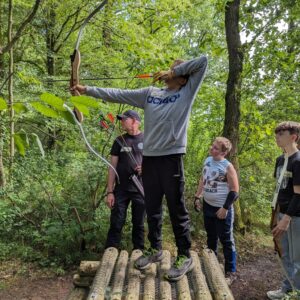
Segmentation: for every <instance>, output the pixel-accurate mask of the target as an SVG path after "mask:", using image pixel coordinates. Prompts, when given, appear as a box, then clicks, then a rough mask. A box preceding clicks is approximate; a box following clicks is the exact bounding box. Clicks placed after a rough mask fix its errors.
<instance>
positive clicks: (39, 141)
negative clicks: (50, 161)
mask: <svg viewBox="0 0 300 300" xmlns="http://www.w3.org/2000/svg"><path fill="white" fill-rule="evenodd" d="M32 135H33V137H34V138H35V141H36V143H37V145H38V147H39V149H40V152H41V154H42V157H43V158H44V157H45V151H44V148H43V145H42V143H41V140H40V138H39V137H38V135H37V134H35V133H32Z"/></svg>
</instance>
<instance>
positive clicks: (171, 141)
mask: <svg viewBox="0 0 300 300" xmlns="http://www.w3.org/2000/svg"><path fill="white" fill-rule="evenodd" d="M149 129H150V130H149V133H148V135H145V137H147V139H145V148H147V149H149V150H163V149H170V148H172V147H173V146H174V145H175V143H176V137H175V134H174V124H173V121H172V120H166V121H160V122H151V123H150V124H149Z"/></svg>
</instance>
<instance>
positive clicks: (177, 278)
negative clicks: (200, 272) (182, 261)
mask: <svg viewBox="0 0 300 300" xmlns="http://www.w3.org/2000/svg"><path fill="white" fill-rule="evenodd" d="M193 269H194V262H192V263H191V265H190V266H189V268H188V270H187V271H186V272H185V273H184V274H182V275H180V276H178V277H173V278H169V277H168V275H167V274H166V275H165V276H164V278H165V279H167V280H168V281H179V280H180V279H181V278H182V277H183V276H184V275H186V274H187V273H189V272H191V271H192V270H193Z"/></svg>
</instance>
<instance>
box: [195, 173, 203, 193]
mask: <svg viewBox="0 0 300 300" xmlns="http://www.w3.org/2000/svg"><path fill="white" fill-rule="evenodd" d="M202 193H203V179H202V177H201V178H200V180H199V184H198V188H197V191H196V193H195V196H196V197H200V196H202Z"/></svg>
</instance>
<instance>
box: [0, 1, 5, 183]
mask: <svg viewBox="0 0 300 300" xmlns="http://www.w3.org/2000/svg"><path fill="white" fill-rule="evenodd" d="M3 11H4V2H2V1H1V2H0V48H1V45H3V44H4V32H3V28H4V24H3ZM0 78H1V79H3V78H4V57H3V55H0ZM1 84H2V80H1ZM2 115H3V112H2V113H0V188H3V187H4V186H5V184H6V180H5V172H4V165H3V143H4V140H3V136H4V134H3V133H4V124H3V116H2Z"/></svg>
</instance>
